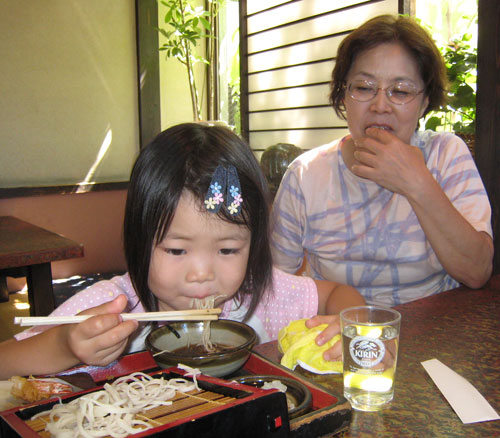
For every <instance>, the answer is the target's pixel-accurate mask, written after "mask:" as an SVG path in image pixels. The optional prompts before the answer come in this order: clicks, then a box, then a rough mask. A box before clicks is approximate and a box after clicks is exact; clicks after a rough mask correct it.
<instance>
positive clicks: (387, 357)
mask: <svg viewBox="0 0 500 438" xmlns="http://www.w3.org/2000/svg"><path fill="white" fill-rule="evenodd" d="M400 323H401V315H400V313H399V312H397V311H396V310H393V309H390V308H388V307H378V306H359V307H349V308H347V309H344V310H342V311H341V312H340V328H341V333H342V358H343V367H344V396H345V397H346V398H347V400H349V402H350V403H351V406H352V407H353V408H354V409H357V410H360V411H379V410H381V409H384V408H385V407H387V406H388V405H389V403H390V402H391V400H392V399H393V397H394V377H395V374H396V363H397V359H398V345H399V329H400Z"/></svg>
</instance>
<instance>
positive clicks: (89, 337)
mask: <svg viewBox="0 0 500 438" xmlns="http://www.w3.org/2000/svg"><path fill="white" fill-rule="evenodd" d="M126 305H127V297H126V296H125V295H120V296H118V297H116V298H115V299H114V300H113V301H110V302H108V303H105V304H102V305H100V306H97V307H93V308H92V309H88V310H85V311H83V312H81V313H80V315H95V316H93V317H92V318H89V319H87V320H85V321H83V322H81V323H79V324H67V325H65V326H64V327H63V329H62V333H61V335H62V336H64V337H65V338H66V345H67V348H68V350H69V351H70V352H71V354H73V355H74V356H75V357H76V358H77V359H78V360H79V361H80V362H83V363H85V364H88V365H98V366H105V365H107V364H109V363H111V362H112V361H113V360H115V359H117V358H118V357H119V356H120V354H121V353H122V352H123V350H124V348H125V346H126V345H127V340H128V337H129V336H130V335H131V334H132V333H133V332H134V331H135V330H136V329H137V327H138V322H137V321H134V320H132V321H125V322H123V321H122V319H121V317H120V313H121V312H123V310H125V307H126Z"/></svg>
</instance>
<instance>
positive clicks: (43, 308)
mask: <svg viewBox="0 0 500 438" xmlns="http://www.w3.org/2000/svg"><path fill="white" fill-rule="evenodd" d="M77 257H83V246H82V245H81V244H80V243H76V242H74V241H72V240H70V239H67V238H66V237H63V236H61V235H59V234H56V233H53V232H51V231H48V230H45V229H43V228H40V227H37V226H35V225H32V224H30V223H28V222H25V221H22V220H20V219H17V218H15V217H13V216H0V280H1V282H2V286H3V287H5V277H26V279H27V283H28V300H29V304H30V314H31V315H34V316H45V315H48V314H49V313H50V312H52V310H54V307H55V302H54V292H53V289H52V270H51V266H50V264H51V262H54V261H56V260H65V259H71V258H77Z"/></svg>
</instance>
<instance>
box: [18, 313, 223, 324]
mask: <svg viewBox="0 0 500 438" xmlns="http://www.w3.org/2000/svg"><path fill="white" fill-rule="evenodd" d="M221 311H222V310H221V309H190V310H172V311H169V312H145V313H121V314H120V316H121V317H122V320H123V321H128V320H130V319H135V320H137V321H213V320H216V319H219V314H220V313H221ZM92 316H95V315H75V316H17V317H15V318H14V324H19V325H21V326H35V325H59V324H76V323H79V322H82V321H85V320H86V319H88V318H90V317H92Z"/></svg>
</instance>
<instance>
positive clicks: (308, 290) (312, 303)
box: [255, 269, 318, 339]
mask: <svg viewBox="0 0 500 438" xmlns="http://www.w3.org/2000/svg"><path fill="white" fill-rule="evenodd" d="M317 313H318V290H317V288H316V283H315V282H314V281H313V280H312V279H311V278H309V277H301V276H297V275H291V274H287V273H285V272H283V271H280V270H279V269H274V270H273V291H271V293H269V294H267V298H266V299H265V300H263V301H262V303H260V304H259V306H258V307H257V309H256V312H255V314H256V316H257V317H258V318H259V319H260V320H261V321H262V323H263V324H264V327H265V329H266V331H267V333H268V335H269V337H270V339H277V337H278V333H279V331H280V329H281V328H283V327H285V326H287V325H288V324H289V323H290V322H291V321H294V320H296V319H302V318H311V317H313V316H315V315H317Z"/></svg>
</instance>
